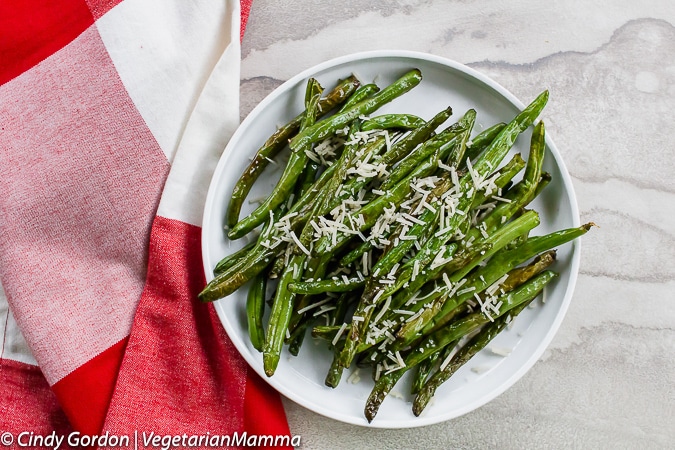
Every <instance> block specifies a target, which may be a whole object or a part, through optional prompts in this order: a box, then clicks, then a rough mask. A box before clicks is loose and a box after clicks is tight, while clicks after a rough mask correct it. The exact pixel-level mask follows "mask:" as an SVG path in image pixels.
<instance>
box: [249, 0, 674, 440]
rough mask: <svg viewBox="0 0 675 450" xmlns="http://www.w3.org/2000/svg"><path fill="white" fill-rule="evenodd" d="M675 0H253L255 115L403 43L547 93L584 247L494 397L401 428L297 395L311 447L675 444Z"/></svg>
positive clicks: (292, 409) (299, 424) (298, 418)
mask: <svg viewBox="0 0 675 450" xmlns="http://www.w3.org/2000/svg"><path fill="white" fill-rule="evenodd" d="M674 24H675V3H673V2H671V1H669V0H642V1H634V0H632V1H628V0H613V1H607V0H604V1H598V2H590V1H580V0H564V1H556V2H535V1H527V0H516V1H512V2H504V1H495V0H489V1H472V0H464V1H459V0H458V1H440V0H429V1H422V0H399V1H394V0H387V1H379V2H377V1H371V0H366V1H362V0H344V1H341V2H335V3H334V2H316V1H288V0H256V1H254V2H253V8H252V11H251V16H250V20H249V23H248V28H247V31H246V34H245V37H244V40H243V48H242V80H241V87H242V106H241V114H242V117H245V116H246V115H247V114H248V112H249V111H250V110H251V109H252V108H253V106H255V104H257V103H258V102H259V101H260V100H261V99H262V98H264V96H266V95H267V94H269V93H270V92H271V91H272V90H273V89H274V88H275V87H276V86H278V85H279V84H281V83H282V82H283V81H285V80H286V79H288V78H290V77H291V76H293V75H295V74H296V73H298V72H300V71H301V70H304V69H306V68H308V67H310V66H312V65H314V64H317V63H319V62H321V61H324V60H326V59H330V58H333V57H337V56H341V55H344V54H348V53H353V52H358V51H363V50H374V49H405V50H416V51H423V52H428V53H432V54H435V55H439V56H443V57H447V58H451V59H454V60H456V61H459V62H461V63H464V64H467V65H468V66H470V67H472V68H474V69H477V70H479V71H481V72H484V73H485V74H486V75H488V76H490V77H492V78H493V79H495V80H496V81H497V82H499V83H500V84H502V85H503V86H505V87H506V88H507V89H509V90H510V91H511V92H513V93H514V94H515V95H516V96H517V97H519V98H521V99H529V98H533V97H534V96H535V95H536V94H537V93H538V92H539V91H540V90H541V89H543V88H548V89H549V90H550V91H551V101H550V102H549V106H548V107H547V111H546V116H545V119H546V121H547V129H548V132H549V133H550V134H551V136H552V138H553V140H554V141H555V142H556V144H557V146H558V149H559V151H560V152H561V154H562V156H563V159H564V161H565V163H566V165H567V167H568V170H569V172H570V173H571V175H572V178H573V182H574V187H575V190H576V194H577V198H578V201H579V208H580V212H581V220H582V221H590V220H592V221H594V222H596V223H597V224H598V225H599V226H600V228H599V229H597V230H595V231H594V232H593V233H592V235H590V234H589V235H588V236H587V238H584V240H583V243H582V261H581V271H580V276H579V281H578V284H577V287H576V290H575V295H574V298H573V301H572V304H571V306H570V309H569V311H568V314H567V316H566V318H565V320H564V322H563V324H562V326H561V328H560V330H559V332H558V333H557V335H556V337H555V339H554V340H553V342H552V343H551V345H550V347H549V349H548V350H547V351H546V352H545V354H544V355H543V357H542V358H541V360H540V361H538V362H537V364H535V366H534V367H533V368H532V369H531V370H530V371H529V372H528V373H527V374H526V375H525V376H524V377H523V378H522V379H521V380H520V381H518V382H517V383H516V384H515V385H514V386H513V387H512V388H511V389H509V390H508V391H507V392H505V393H504V394H502V395H501V396H499V397H498V398H497V399H495V400H494V401H492V402H491V403H489V404H487V405H485V406H483V407H482V408H479V409H478V410H475V411H473V412H471V413H469V414H466V415H464V416H462V417H460V418H457V419H455V420H452V421H449V422H445V423H442V424H437V425H432V426H427V427H421V428H415V429H404V430H373V429H367V428H362V427H357V426H353V425H347V424H343V423H340V422H337V421H334V420H331V419H328V418H325V417H322V416H319V415H317V414H315V413H313V412H311V411H308V410H306V409H304V408H302V407H301V406H298V405H296V404H294V403H293V402H290V401H285V403H284V404H285V406H286V411H287V415H288V420H289V423H290V426H291V430H292V432H293V433H294V434H300V435H301V436H302V442H303V448H307V449H309V448H312V449H321V448H327V449H330V448H350V449H351V448H425V449H426V448H438V449H442V448H466V449H484V448H496V449H523V448H546V449H548V448H550V449H563V448H583V449H624V448H625V449H658V448H675V412H674V410H675V263H674V261H675V176H673V172H674V171H675V144H673V142H674V140H673V138H672V132H673V129H674V128H675V120H674V119H673V117H674V116H673V111H675V25H674Z"/></svg>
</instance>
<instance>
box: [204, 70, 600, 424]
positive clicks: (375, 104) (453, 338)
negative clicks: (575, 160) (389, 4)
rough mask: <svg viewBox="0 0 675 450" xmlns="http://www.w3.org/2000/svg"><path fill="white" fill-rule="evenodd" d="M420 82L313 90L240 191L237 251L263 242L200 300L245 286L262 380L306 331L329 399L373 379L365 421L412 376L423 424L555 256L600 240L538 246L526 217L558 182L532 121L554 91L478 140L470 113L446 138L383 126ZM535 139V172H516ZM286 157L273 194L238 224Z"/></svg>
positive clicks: (421, 128) (233, 222)
mask: <svg viewBox="0 0 675 450" xmlns="http://www.w3.org/2000/svg"><path fill="white" fill-rule="evenodd" d="M421 81H422V74H421V73H420V71H419V70H411V71H409V72H407V73H405V74H403V75H402V76H401V77H400V78H399V79H397V80H396V81H394V82H393V83H392V84H390V85H388V86H386V87H385V88H383V89H380V88H379V87H378V86H376V85H374V84H365V85H361V83H360V82H359V80H357V79H356V78H355V77H349V78H347V79H345V80H341V81H339V82H338V83H337V85H336V86H335V88H333V89H332V90H331V91H330V92H329V93H328V94H326V95H325V96H324V94H323V87H322V86H320V85H319V83H318V82H317V80H315V79H310V80H308V82H307V88H306V93H305V109H304V111H303V112H302V113H300V114H299V115H298V116H297V117H296V118H295V119H293V120H292V121H291V122H290V123H288V124H287V125H285V126H284V127H282V128H280V129H279V130H278V131H277V132H275V133H274V134H273V135H272V136H271V137H270V138H269V139H268V140H267V141H266V142H265V144H264V145H263V146H262V147H261V148H260V149H259V150H258V152H257V154H256V155H255V157H254V158H253V160H252V162H251V164H250V165H249V167H248V168H247V169H246V170H245V171H244V173H243V174H242V175H241V177H240V179H239V180H238V181H237V183H236V186H235V188H234V190H233V193H232V197H231V201H230V204H229V207H228V211H227V217H226V218H225V222H226V230H227V236H228V238H229V239H238V238H241V237H243V236H246V235H249V234H255V233H258V234H257V238H256V239H255V240H254V242H252V243H250V244H248V245H247V246H245V247H244V248H243V249H242V250H240V251H237V252H235V253H233V254H231V255H227V256H225V257H224V258H223V259H222V260H221V261H220V262H219V263H218V264H217V265H216V267H215V268H214V275H215V278H214V279H213V280H212V281H211V282H210V283H209V284H208V285H207V286H206V287H205V288H204V290H203V291H202V292H201V293H200V294H199V298H200V299H201V300H202V301H205V302H209V301H214V300H218V299H221V298H223V297H226V296H228V295H230V294H232V293H233V292H235V291H237V290H238V289H239V288H241V287H242V286H244V285H247V286H249V291H248V295H247V300H246V302H247V304H246V311H247V316H248V329H249V334H250V338H251V342H252V344H253V346H254V347H255V348H256V349H257V350H258V351H260V352H262V354H263V366H264V370H265V373H266V374H267V375H268V376H272V375H273V374H274V372H275V370H276V368H277V366H278V364H279V360H280V355H281V352H282V349H283V347H284V345H288V348H289V351H290V352H291V353H292V354H293V355H297V354H298V352H299V351H300V348H301V346H302V343H303V340H304V339H305V336H306V335H308V334H309V330H311V335H312V336H313V337H315V338H317V339H322V340H324V341H325V342H326V343H327V347H328V349H329V350H330V351H331V352H332V354H333V362H332V364H331V365H330V367H327V368H326V370H327V375H326V385H328V386H330V387H333V388H334V387H336V386H337V385H338V384H339V382H340V380H341V378H342V373H343V371H344V369H345V368H350V367H352V366H353V365H354V364H356V365H357V366H359V367H369V368H370V369H371V370H372V373H373V379H374V381H375V384H374V387H373V390H372V392H371V395H370V397H369V398H368V400H367V402H366V406H365V416H366V418H367V420H368V421H372V420H373V419H374V417H375V415H376V414H377V411H378V409H379V407H380V405H381V403H382V401H383V400H384V398H385V397H386V396H387V395H388V394H389V393H390V392H391V390H392V388H393V387H394V385H395V384H396V383H397V382H398V380H399V379H400V378H401V377H402V376H403V374H405V373H407V372H408V371H412V372H413V374H414V375H413V384H412V386H413V387H412V393H411V394H412V395H414V402H413V413H414V414H415V415H419V414H420V413H421V412H422V411H423V410H424V408H425V407H426V406H427V405H428V403H429V400H430V399H431V397H432V396H433V395H434V393H435V391H436V389H437V388H438V386H440V385H441V384H442V383H443V382H444V381H446V380H447V379H448V378H450V376H451V375H452V374H453V373H454V372H455V371H457V369H458V368H459V367H461V366H462V365H463V364H465V363H466V362H467V361H468V360H469V359H470V358H471V357H472V356H473V355H475V354H476V353H477V352H478V351H480V350H481V349H482V348H484V347H485V346H486V345H487V344H488V343H489V342H490V341H491V340H492V339H493V338H494V337H495V336H496V335H497V334H498V333H499V332H500V331H501V330H502V329H503V328H504V327H505V326H506V325H507V323H509V322H510V321H511V320H513V319H514V318H515V317H516V316H517V315H518V314H519V313H520V311H522V310H523V308H524V307H525V306H526V305H528V304H529V303H530V302H532V301H533V300H534V299H535V298H536V297H537V296H538V295H539V294H540V293H541V292H542V290H543V289H544V287H545V286H546V285H547V284H548V283H549V282H551V281H552V280H553V279H555V278H556V276H557V274H556V272H554V271H553V270H551V265H552V264H553V263H554V261H555V249H556V248H557V247H559V246H561V245H563V244H565V243H567V242H570V241H571V240H573V239H576V238H578V237H580V236H582V235H583V234H585V233H586V232H587V231H588V230H589V229H590V227H591V226H592V224H590V223H589V224H586V225H583V226H581V227H578V228H570V229H565V230H561V231H557V232H553V233H549V234H546V235H543V236H531V231H532V230H533V229H534V228H535V227H537V226H538V225H539V215H538V214H537V212H536V211H533V210H530V209H528V205H529V204H530V203H531V202H532V200H534V199H535V198H536V197H537V196H538V195H539V194H540V193H541V191H542V190H543V189H544V188H545V186H546V185H547V184H548V183H549V182H550V180H551V176H550V174H548V173H546V172H544V171H543V160H544V154H545V129H544V123H543V122H542V121H539V122H536V120H537V117H539V115H540V113H541V111H542V109H543V108H544V106H545V105H546V103H547V101H548V92H547V91H544V92H542V93H541V94H540V95H539V96H538V97H537V98H536V99H535V100H534V101H532V103H530V104H529V105H528V106H527V107H526V108H525V109H524V110H523V111H522V112H520V113H519V114H517V115H516V116H515V117H514V118H513V119H512V120H511V122H509V123H498V124H495V125H494V126H491V127H489V128H487V129H485V130H484V131H482V132H480V133H476V132H475V130H474V125H475V122H476V116H477V112H476V111H475V110H472V109H471V110H468V111H466V112H464V114H463V115H462V116H461V117H459V118H458V119H457V120H456V121H454V122H452V123H450V124H449V125H447V126H444V125H443V124H444V123H446V122H448V121H449V119H450V117H451V116H452V114H453V112H452V109H451V108H446V109H444V110H442V111H439V112H438V113H437V114H436V115H435V116H434V117H432V118H430V119H429V120H424V119H422V118H420V117H417V116H415V115H412V114H393V113H390V114H380V115H378V114H377V110H378V109H379V108H380V107H381V106H383V105H384V104H386V103H389V102H391V101H392V100H394V99H396V98H397V97H399V96H402V95H404V94H405V93H406V92H408V91H410V90H411V89H413V88H414V87H415V86H417V85H418V84H419V83H420V82H421ZM530 127H532V138H531V141H530V148H529V155H528V156H527V159H524V158H523V157H522V155H520V154H515V155H512V156H511V157H510V158H507V155H509V153H510V150H511V148H512V146H513V144H514V142H515V141H516V139H517V138H518V136H519V135H520V134H521V133H523V132H524V131H525V130H527V129H528V128H530ZM284 149H287V150H289V151H290V156H289V159H288V163H287V164H286V166H285V168H284V169H283V173H282V174H281V177H280V179H279V181H278V183H277V185H276V187H275V188H274V189H273V191H272V192H271V193H270V194H269V195H268V197H267V198H266V199H264V200H263V201H262V202H261V203H260V205H259V207H257V208H256V209H255V210H254V211H253V212H251V213H250V214H248V215H247V216H245V217H243V218H241V217H239V216H240V213H241V206H242V204H243V202H244V200H245V199H246V197H247V195H248V193H249V192H250V190H251V186H252V185H253V184H254V183H255V181H256V179H257V178H258V177H259V176H260V175H261V174H262V173H263V170H264V168H265V166H266V165H267V163H268V162H269V161H270V159H271V158H274V157H275V156H276V155H278V154H279V153H280V152H281V151H282V150H284ZM268 294H269V295H268ZM266 310H267V311H266ZM264 318H266V319H264Z"/></svg>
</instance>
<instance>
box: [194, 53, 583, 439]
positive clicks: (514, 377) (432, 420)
mask: <svg viewBox="0 0 675 450" xmlns="http://www.w3.org/2000/svg"><path fill="white" fill-rule="evenodd" d="M386 58H396V59H408V60H411V61H412V60H423V61H426V62H431V63H434V64H437V65H441V66H445V67H448V68H450V69H453V70H455V71H457V72H461V73H463V74H466V75H468V76H469V77H471V78H473V79H475V80H477V81H478V82H480V83H481V84H483V85H484V86H487V87H489V88H490V89H492V90H493V91H495V92H497V93H498V94H499V95H501V96H502V97H503V98H504V99H505V100H506V101H508V102H509V103H511V104H512V105H513V106H514V107H516V108H517V109H518V110H522V109H523V108H524V107H525V105H524V104H523V103H522V102H521V101H520V100H519V99H518V98H517V97H516V96H515V95H514V94H512V93H511V92H510V91H509V90H508V89H506V88H505V87H504V86H502V85H501V84H499V83H498V82H496V81H495V80H493V79H492V78H490V77H488V76H487V75H485V74H484V73H482V72H479V71H477V70H475V69H473V68H471V67H469V66H467V65H465V64H462V63H459V62H457V61H455V60H452V59H449V58H446V57H442V56H438V55H434V54H430V53H425V52H419V51H411V50H395V49H387V50H370V51H363V52H356V53H350V54H346V55H342V56H339V57H335V58H331V59H329V60H326V61H323V62H321V63H319V64H316V65H314V66H312V67H309V68H306V69H304V70H302V71H301V72H299V73H297V74H296V75H294V76H293V77H291V78H289V79H288V80H286V81H285V82H283V83H282V84H280V85H279V86H277V87H276V88H275V89H274V90H273V91H272V92H270V93H269V94H268V95H267V96H265V98H264V99H263V100H262V101H260V102H259V103H258V104H257V105H256V106H255V107H254V108H253V109H252V110H251V111H250V112H249V114H248V115H247V117H246V118H244V120H243V121H242V122H241V123H240V125H239V126H238V127H237V129H236V130H235V132H234V134H233V135H232V137H231V138H230V140H229V141H228V144H227V145H226V146H225V148H224V150H223V152H222V154H221V155H220V156H219V159H218V163H217V165H216V167H215V170H214V172H213V175H212V178H211V180H210V182H209V188H208V191H207V195H206V199H205V202H204V211H203V214H202V235H201V251H202V265H203V270H204V274H205V277H206V281H207V282H209V281H210V280H212V279H213V272H212V269H211V267H210V265H209V264H208V260H207V255H208V252H207V249H208V246H209V244H208V242H207V241H208V239H207V235H208V233H206V232H204V231H205V230H204V227H205V226H206V225H208V224H209V223H210V221H211V217H210V214H211V212H212V211H213V208H210V207H209V205H210V204H211V203H212V202H213V200H214V196H216V192H215V191H216V189H215V184H216V183H215V182H216V180H217V178H218V175H219V174H220V172H222V170H223V166H224V165H225V164H224V160H226V159H227V158H225V155H226V154H227V153H228V150H230V147H231V145H234V144H231V143H233V142H236V141H237V139H236V138H237V137H238V134H239V133H241V132H242V130H244V129H245V128H246V125H247V124H248V122H250V121H253V120H255V117H256V116H257V115H258V112H259V111H261V110H263V109H264V108H266V107H267V105H268V104H270V103H271V102H273V101H274V100H275V99H276V98H277V97H279V96H281V95H283V94H285V93H286V92H287V91H289V90H290V89H292V88H293V87H294V86H296V85H297V84H298V83H299V82H301V81H305V80H306V79H307V78H309V77H310V76H312V75H313V74H316V73H319V72H322V71H324V70H327V69H330V68H332V67H336V66H340V65H344V64H348V63H353V62H355V61H360V60H364V59H386ZM411 67H412V66H411ZM539 120H541V119H538V120H537V122H538V121H539ZM545 139H546V146H547V148H548V150H549V151H550V152H551V154H552V155H553V156H554V158H555V162H556V165H557V166H558V168H559V170H560V173H561V181H562V184H563V186H564V189H565V192H566V194H567V196H568V199H569V203H570V205H569V207H570V212H571V216H572V226H574V227H578V226H580V224H581V220H580V215H579V206H578V202H577V198H576V193H575V190H574V186H573V183H572V178H571V175H570V173H569V171H568V170H567V167H566V166H565V163H564V160H563V159H562V156H561V154H560V152H559V151H558V148H557V147H556V145H555V144H554V143H553V141H552V139H551V137H550V135H549V134H548V133H547V135H546V137H545ZM230 151H231V150H230ZM569 244H570V245H571V246H572V250H571V258H570V261H569V281H568V284H567V290H566V291H565V294H564V296H563V299H562V301H561V304H560V308H559V311H558V313H557V314H556V315H555V319H554V321H553V323H552V324H551V326H550V328H549V329H548V330H547V333H546V334H545V335H544V337H543V339H542V340H541V341H540V344H539V345H538V346H537V347H536V349H535V351H534V352H532V353H531V354H530V356H529V357H528V358H527V359H526V360H525V362H524V363H523V364H522V365H521V366H520V367H519V368H518V369H517V370H515V371H514V372H513V373H512V374H511V376H510V377H508V378H507V379H505V380H504V381H503V382H502V383H500V385H499V387H498V388H496V389H493V390H490V391H488V392H487V395H481V396H478V397H477V399H476V400H475V401H473V402H471V403H468V404H466V405H465V406H464V407H463V408H461V409H459V410H456V411H455V413H454V414H446V415H445V416H444V415H438V416H431V417H423V416H422V417H416V418H411V419H410V420H407V421H403V422H402V421H392V420H389V421H378V420H374V421H373V422H371V423H367V422H365V421H364V419H363V418H362V417H358V418H356V417H353V416H352V415H345V414H342V413H338V412H335V411H332V412H331V411H328V410H325V409H323V408H319V407H313V405H308V404H307V402H306V401H305V400H304V399H303V398H302V397H301V396H298V395H297V394H296V393H295V392H294V391H292V390H289V389H287V388H286V387H285V386H284V385H280V384H279V383H276V382H275V380H274V377H271V378H268V377H267V376H266V375H265V374H264V372H263V371H262V368H261V367H257V366H258V364H257V362H256V361H254V360H253V356H252V355H249V351H248V348H245V349H242V348H240V346H241V345H243V344H242V342H241V340H240V336H238V335H237V336H232V335H231V333H230V330H228V327H226V326H225V318H224V317H223V316H224V314H225V312H224V310H223V307H222V303H221V302H223V299H221V300H218V301H216V302H213V303H214V307H215V309H216V313H217V315H218V319H219V321H220V323H221V326H223V328H224V329H225V331H226V333H227V335H228V337H229V338H230V340H231V341H232V343H233V345H234V346H235V348H236V349H237V351H238V352H239V354H240V355H241V356H242V358H243V359H244V360H245V361H246V363H247V364H248V365H249V367H250V368H251V369H253V370H254V371H255V372H256V373H257V374H258V375H260V376H261V378H263V380H264V381H265V382H266V383H267V384H269V385H270V386H271V387H272V388H273V389H275V390H276V391H277V392H279V393H280V394H282V395H284V396H285V397H287V398H288V399H290V400H292V401H293V402H295V403H297V404H298V405H300V406H302V407H303V408H306V409H308V410H310V411H313V412H315V413H317V414H320V415H322V416H324V417H327V418H331V419H334V420H338V421H341V422H344V423H349V424H352V425H357V426H361V427H365V428H380V429H407V428H417V427H421V426H427V425H433V424H437V423H442V422H446V421H449V420H452V419H455V418H458V417H461V416H462V415H465V414H467V413H469V412H471V411H473V410H475V409H478V408H480V407H481V406H484V405H485V404H487V403H489V402H490V401H492V400H494V399H495V398H497V397H498V396H500V395H501V394H502V393H504V392H505V391H506V390H508V389H509V388H510V387H512V386H513V385H514V384H515V383H516V382H517V381H518V380H520V379H521V378H522V377H523V375H524V374H525V373H527V372H528V371H529V370H530V369H531V368H532V366H533V365H534V364H535V363H536V361H537V360H538V359H539V358H540V357H541V356H542V354H543V353H544V352H545V351H546V349H547V348H548V347H549V345H550V343H551V341H552V340H553V337H554V336H555V334H556V333H557V332H558V330H559V328H560V325H561V323H562V321H563V320H564V318H565V316H566V315H567V310H568V308H569V305H570V303H571V300H572V297H573V295H574V291H575V288H576V284H577V279H578V274H579V266H580V258H581V254H580V252H581V244H580V240H579V239H575V240H574V241H572V242H571V243H569ZM244 350H245V351H244Z"/></svg>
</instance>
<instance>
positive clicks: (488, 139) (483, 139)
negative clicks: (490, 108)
mask: <svg viewBox="0 0 675 450" xmlns="http://www.w3.org/2000/svg"><path fill="white" fill-rule="evenodd" d="M504 127H506V124H505V123H503V122H501V123H497V124H495V125H492V126H491V127H489V128H486V129H485V130H483V131H482V132H480V133H479V134H478V135H476V137H474V138H473V139H472V140H471V144H470V145H467V147H466V157H467V158H469V159H471V160H473V159H475V158H476V157H477V156H478V155H480V154H481V153H482V152H483V151H484V150H485V149H486V148H487V146H488V145H490V144H491V143H492V141H494V139H495V138H496V137H497V136H498V135H499V133H501V131H502V130H503V129H504Z"/></svg>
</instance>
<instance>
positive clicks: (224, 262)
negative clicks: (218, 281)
mask: <svg viewBox="0 0 675 450" xmlns="http://www.w3.org/2000/svg"><path fill="white" fill-rule="evenodd" d="M255 244H256V242H255V241H251V242H249V243H248V244H246V245H245V246H243V247H242V248H240V249H239V250H237V251H236V252H234V253H231V254H229V255H227V256H226V257H224V258H223V259H221V260H220V261H218V264H216V266H215V267H214V268H213V275H214V276H218V275H220V274H221V273H223V272H225V271H226V270H227V269H228V268H230V267H232V265H234V264H235V263H236V262H237V261H239V260H240V259H241V258H243V257H244V256H246V254H247V253H248V252H249V251H251V250H252V249H253V247H254V246H255Z"/></svg>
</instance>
